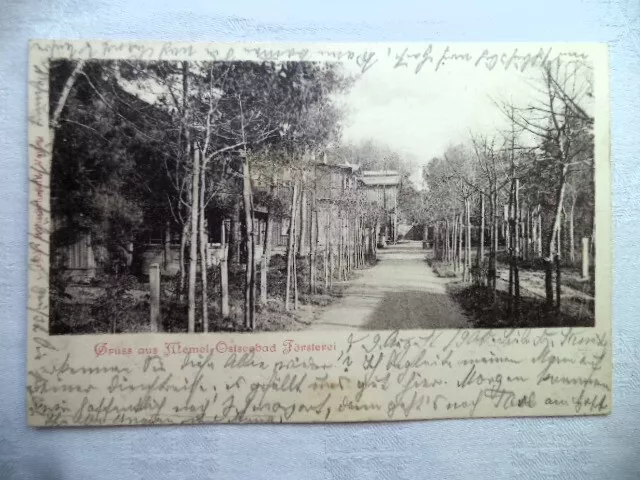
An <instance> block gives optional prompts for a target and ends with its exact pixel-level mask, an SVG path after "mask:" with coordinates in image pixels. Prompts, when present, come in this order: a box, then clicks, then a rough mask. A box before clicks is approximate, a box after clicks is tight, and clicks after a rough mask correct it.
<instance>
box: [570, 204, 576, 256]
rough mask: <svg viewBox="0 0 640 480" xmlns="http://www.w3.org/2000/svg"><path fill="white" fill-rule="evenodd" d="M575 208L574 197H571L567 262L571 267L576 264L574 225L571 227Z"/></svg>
mask: <svg viewBox="0 0 640 480" xmlns="http://www.w3.org/2000/svg"><path fill="white" fill-rule="evenodd" d="M575 206H576V195H574V196H573V198H572V200H571V210H570V211H569V260H570V261H571V265H574V264H575V262H576V246H575V238H574V225H573V218H574V217H573V215H574V212H575Z"/></svg>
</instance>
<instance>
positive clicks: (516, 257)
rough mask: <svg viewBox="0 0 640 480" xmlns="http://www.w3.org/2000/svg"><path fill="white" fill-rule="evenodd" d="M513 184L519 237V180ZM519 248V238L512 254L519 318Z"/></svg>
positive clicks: (518, 234)
mask: <svg viewBox="0 0 640 480" xmlns="http://www.w3.org/2000/svg"><path fill="white" fill-rule="evenodd" d="M514 183H515V185H514V190H513V194H514V208H515V212H516V215H517V218H516V223H515V225H516V235H517V236H518V238H520V225H521V220H522V219H521V214H520V180H518V179H517V178H516V179H515V182H514ZM520 248H521V242H520V241H519V240H517V241H516V249H515V255H514V256H513V283H514V289H515V292H514V293H515V316H516V318H519V315H520V271H519V267H518V261H519V257H520Z"/></svg>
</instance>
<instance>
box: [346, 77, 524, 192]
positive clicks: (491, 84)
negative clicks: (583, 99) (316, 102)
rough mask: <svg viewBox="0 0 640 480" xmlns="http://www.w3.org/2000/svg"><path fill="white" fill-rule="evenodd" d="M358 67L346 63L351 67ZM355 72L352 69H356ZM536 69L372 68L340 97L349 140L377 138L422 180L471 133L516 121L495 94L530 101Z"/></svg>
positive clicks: (493, 130)
mask: <svg viewBox="0 0 640 480" xmlns="http://www.w3.org/2000/svg"><path fill="white" fill-rule="evenodd" d="M350 69H351V70H352V72H353V69H352V68H351V67H349V66H345V70H346V71H347V72H349V70H350ZM352 72H350V73H352ZM533 75H534V74H533V73H532V72H527V73H526V74H520V73H516V72H496V71H486V70H485V71H483V70H482V69H469V70H468V72H467V73H466V74H460V73H458V74H455V73H446V72H431V71H429V72H424V71H423V72H421V73H420V74H418V75H416V74H414V73H413V71H411V70H406V69H395V70H394V69H391V68H385V69H380V70H378V71H376V70H375V69H371V70H370V71H368V72H367V73H366V74H364V75H362V76H361V77H360V78H359V79H357V80H356V82H355V84H354V86H353V87H352V89H351V90H350V91H349V92H348V93H347V94H346V95H343V96H341V97H339V98H338V99H337V102H338V103H339V104H341V105H343V107H345V108H346V110H347V114H346V118H345V120H344V131H343V141H345V142H348V143H360V142H361V141H364V140H367V139H372V140H374V141H376V142H379V143H382V144H386V145H387V146H389V147H390V148H392V149H394V150H396V151H397V152H398V153H400V154H402V155H403V156H405V158H407V159H408V160H409V161H411V163H412V166H413V174H412V177H411V178H412V180H413V181H414V184H415V185H416V186H417V187H420V186H421V185H420V184H421V166H422V165H424V164H426V163H427V162H428V161H429V160H431V159H432V158H434V157H436V156H441V155H442V154H443V153H444V151H445V150H446V149H447V147H448V146H450V145H453V144H457V143H460V142H465V141H467V140H469V138H470V133H469V132H473V133H474V135H477V134H487V135H494V134H496V133H497V132H498V131H500V130H502V131H508V129H509V128H510V123H509V122H508V120H507V119H506V117H505V116H504V114H503V113H502V112H501V111H500V110H499V109H498V108H497V107H496V106H495V105H494V104H493V102H492V100H491V98H494V99H503V100H510V99H511V100H512V101H513V102H514V103H515V104H516V105H526V104H527V103H528V102H529V101H530V99H531V98H533V96H534V95H536V92H535V90H534V88H533V84H532V79H533V78H534V77H533Z"/></svg>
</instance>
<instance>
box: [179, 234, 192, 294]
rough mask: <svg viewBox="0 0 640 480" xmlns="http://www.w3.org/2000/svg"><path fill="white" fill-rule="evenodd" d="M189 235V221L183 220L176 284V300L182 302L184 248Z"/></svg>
mask: <svg viewBox="0 0 640 480" xmlns="http://www.w3.org/2000/svg"><path fill="white" fill-rule="evenodd" d="M188 236H189V223H188V222H184V225H182V232H181V233H180V281H179V284H178V292H177V294H178V295H177V296H178V301H180V302H182V300H183V297H184V284H185V280H186V276H187V269H186V250H187V237H188Z"/></svg>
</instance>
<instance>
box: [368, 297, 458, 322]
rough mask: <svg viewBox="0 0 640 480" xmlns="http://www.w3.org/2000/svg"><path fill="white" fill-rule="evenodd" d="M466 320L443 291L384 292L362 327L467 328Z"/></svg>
mask: <svg viewBox="0 0 640 480" xmlns="http://www.w3.org/2000/svg"><path fill="white" fill-rule="evenodd" d="M467 327H471V322H470V321H469V319H468V318H467V317H466V316H465V315H464V314H462V313H461V311H460V309H459V308H458V306H457V305H456V304H455V303H454V302H453V301H452V300H451V298H450V297H449V296H448V295H447V294H446V293H435V292H428V291H424V290H410V291H399V292H386V293H385V294H384V296H383V297H382V300H381V301H380V302H379V303H378V305H377V307H376V309H375V310H374V311H373V312H372V313H371V315H370V316H369V318H368V319H367V323H366V324H365V325H364V326H363V328H364V329H368V330H396V329H431V328H467Z"/></svg>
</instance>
